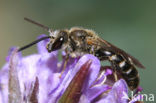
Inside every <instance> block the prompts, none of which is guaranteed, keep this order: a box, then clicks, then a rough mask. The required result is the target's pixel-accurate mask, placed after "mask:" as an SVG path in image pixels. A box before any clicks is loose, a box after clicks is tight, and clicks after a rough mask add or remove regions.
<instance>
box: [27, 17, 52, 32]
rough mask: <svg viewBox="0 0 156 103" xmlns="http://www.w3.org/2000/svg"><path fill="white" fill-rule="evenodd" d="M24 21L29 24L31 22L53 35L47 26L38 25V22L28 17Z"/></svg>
mask: <svg viewBox="0 0 156 103" xmlns="http://www.w3.org/2000/svg"><path fill="white" fill-rule="evenodd" d="M24 20H26V21H28V22H30V23H32V24H35V25H37V26H39V27H41V28H43V29H44V30H46V31H48V32H50V33H51V30H50V29H49V27H47V26H45V25H43V24H40V23H38V22H36V21H34V20H31V19H29V18H26V17H25V18H24Z"/></svg>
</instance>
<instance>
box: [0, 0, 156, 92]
mask: <svg viewBox="0 0 156 103" xmlns="http://www.w3.org/2000/svg"><path fill="white" fill-rule="evenodd" d="M24 17H29V18H31V19H33V20H35V21H39V22H40V23H42V24H45V25H47V26H49V27H51V28H53V29H63V28H70V27H73V26H81V27H84V28H89V29H93V30H95V31H96V32H97V33H98V34H99V36H101V37H102V38H103V39H105V40H107V41H109V42H111V43H113V44H115V45H116V46H118V47H120V48H121V49H124V50H125V51H126V52H128V53H130V54H131V55H133V56H135V57H136V58H138V59H139V60H140V61H141V62H142V63H143V64H144V65H145V67H146V69H145V70H143V69H138V70H139V73H140V77H141V82H140V83H141V86H142V87H143V88H144V93H147V94H149V93H151V94H156V80H155V79H156V68H155V67H156V62H155V59H156V1H155V0H140V1H138V0H105V1H104V0H103V1H102V0H101V1H100V0H94V1H93V0H77V1H75V0H66V1H65V0H64V1H63V0H62V1H61V0H36V1H35V0H18V1H14V0H12V1H11V0H10V1H9V0H3V1H2V0H0V67H2V66H3V64H4V63H5V57H6V56H7V53H8V49H9V48H10V47H12V46H23V45H25V44H28V43H30V42H31V41H33V40H35V39H36V37H37V36H38V35H40V34H43V33H46V34H48V33H47V32H45V31H44V30H42V29H41V28H39V27H37V26H35V25H33V24H31V23H28V22H26V21H24V20H23V18H24ZM32 53H36V46H34V47H32V48H29V49H27V50H25V51H23V55H29V54H32Z"/></svg>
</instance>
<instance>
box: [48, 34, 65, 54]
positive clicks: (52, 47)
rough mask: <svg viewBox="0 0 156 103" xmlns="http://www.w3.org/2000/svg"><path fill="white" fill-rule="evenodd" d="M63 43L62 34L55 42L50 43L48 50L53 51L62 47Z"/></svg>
mask: <svg viewBox="0 0 156 103" xmlns="http://www.w3.org/2000/svg"><path fill="white" fill-rule="evenodd" d="M63 43H64V38H63V37H62V36H61V37H59V38H57V39H56V40H55V41H54V42H53V43H49V44H48V47H47V49H48V52H52V51H55V50H58V49H61V47H62V45H63Z"/></svg>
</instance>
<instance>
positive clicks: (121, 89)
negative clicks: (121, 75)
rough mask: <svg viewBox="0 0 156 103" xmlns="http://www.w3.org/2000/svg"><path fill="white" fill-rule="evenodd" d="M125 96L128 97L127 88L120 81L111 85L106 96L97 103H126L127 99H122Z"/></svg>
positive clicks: (122, 81)
mask: <svg viewBox="0 0 156 103" xmlns="http://www.w3.org/2000/svg"><path fill="white" fill-rule="evenodd" d="M125 95H128V87H127V84H126V82H125V81H124V80H123V79H120V80H119V81H117V82H116V83H115V84H114V85H113V87H112V90H111V91H110V92H109V93H108V95H107V96H106V97H103V99H101V100H99V101H98V102H97V103H127V99H126V98H123V97H124V96H125Z"/></svg>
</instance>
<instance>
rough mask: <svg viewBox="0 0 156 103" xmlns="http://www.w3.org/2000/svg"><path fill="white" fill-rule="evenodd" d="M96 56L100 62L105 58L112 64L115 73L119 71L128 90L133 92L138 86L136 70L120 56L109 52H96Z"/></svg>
mask: <svg viewBox="0 0 156 103" xmlns="http://www.w3.org/2000/svg"><path fill="white" fill-rule="evenodd" d="M96 56H97V57H98V58H99V59H100V60H105V59H106V58H107V59H108V60H109V61H110V62H111V63H112V65H113V66H114V67H115V68H114V69H115V70H116V71H119V72H120V74H121V76H122V77H123V79H125V81H126V82H127V84H128V86H129V88H130V89H131V90H134V89H136V88H137V86H138V85H139V76H138V71H137V70H136V68H135V67H134V66H133V65H132V64H131V63H130V62H129V61H127V60H126V59H125V58H124V57H123V56H122V55H121V54H116V53H114V52H111V51H104V50H98V51H97V52H96Z"/></svg>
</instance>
